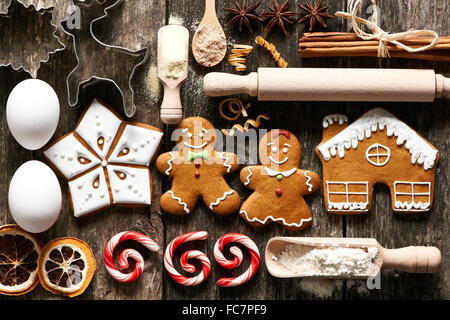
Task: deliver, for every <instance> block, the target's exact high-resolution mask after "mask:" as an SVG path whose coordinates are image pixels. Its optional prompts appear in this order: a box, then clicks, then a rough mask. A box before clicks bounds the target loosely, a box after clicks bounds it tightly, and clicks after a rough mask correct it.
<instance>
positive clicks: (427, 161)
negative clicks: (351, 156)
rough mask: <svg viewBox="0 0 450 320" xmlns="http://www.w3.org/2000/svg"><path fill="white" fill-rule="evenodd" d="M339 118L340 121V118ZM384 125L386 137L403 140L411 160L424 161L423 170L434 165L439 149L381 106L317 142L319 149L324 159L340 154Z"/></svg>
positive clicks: (420, 162)
mask: <svg viewBox="0 0 450 320" xmlns="http://www.w3.org/2000/svg"><path fill="white" fill-rule="evenodd" d="M339 122H340V123H341V121H339ZM324 123H325V121H324ZM327 124H328V123H327ZM324 127H325V126H324ZM326 127H328V125H327V126H326ZM326 127H325V128H326ZM385 128H386V134H387V135H388V136H389V137H391V136H392V135H394V136H395V137H397V145H399V146H400V145H403V144H404V146H405V148H406V149H407V150H408V151H409V153H410V154H411V163H413V164H414V163H416V162H417V163H418V164H420V165H423V167H424V169H425V170H428V169H431V168H433V167H434V164H435V162H436V158H437V153H438V151H437V149H436V148H434V147H433V146H432V145H431V144H429V143H428V142H427V141H426V140H425V139H424V138H422V137H421V136H420V135H419V134H418V133H417V132H416V131H414V130H413V129H411V128H410V127H409V126H408V125H406V124H405V123H404V122H403V121H400V120H399V119H398V118H396V117H395V116H394V115H393V114H392V113H390V112H388V111H387V110H385V109H382V108H375V109H372V110H370V111H368V112H367V113H365V114H364V115H363V116H362V117H360V118H359V119H358V120H356V121H355V122H353V123H352V124H351V125H349V126H348V127H346V128H345V129H343V130H342V131H340V132H339V133H338V134H336V135H335V136H333V137H332V138H331V139H329V140H327V141H325V142H323V143H321V144H320V145H319V146H318V150H319V151H320V153H321V154H322V157H323V159H324V160H325V161H329V160H330V159H331V156H333V157H334V156H336V154H338V155H339V158H343V157H344V154H345V150H349V149H350V148H353V149H356V148H357V146H358V141H363V140H364V138H370V137H371V135H372V132H376V131H377V130H378V129H380V130H384V129H385Z"/></svg>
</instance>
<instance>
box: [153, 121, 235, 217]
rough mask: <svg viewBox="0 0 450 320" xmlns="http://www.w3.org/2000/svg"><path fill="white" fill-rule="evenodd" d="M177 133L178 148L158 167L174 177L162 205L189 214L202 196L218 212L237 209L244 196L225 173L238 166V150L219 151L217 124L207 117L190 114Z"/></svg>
mask: <svg viewBox="0 0 450 320" xmlns="http://www.w3.org/2000/svg"><path fill="white" fill-rule="evenodd" d="M174 135H175V137H176V138H177V150H176V151H171V152H167V153H164V154H162V155H160V156H159V157H158V159H157V160H156V166H157V168H158V170H159V171H160V172H161V173H163V174H165V175H166V176H169V177H171V178H173V182H172V188H171V189H170V190H169V191H167V192H166V193H165V194H163V196H162V197H161V200H160V204H161V208H162V209H163V210H164V211H166V212H167V213H170V214H175V215H185V214H189V213H191V212H192V210H193V209H194V207H195V205H196V204H197V200H198V198H200V197H201V198H202V199H203V201H204V202H205V204H206V206H207V207H208V208H209V209H210V210H211V211H212V212H214V213H216V214H220V215H226V214H230V213H233V212H234V211H236V210H237V209H238V208H239V205H240V202H241V201H240V197H239V194H238V193H237V192H236V191H235V190H233V189H231V188H230V186H229V185H228V184H227V182H226V181H225V178H224V175H226V174H228V173H231V172H233V171H235V170H237V168H238V167H239V165H238V158H237V155H236V154H234V153H227V152H218V151H217V152H216V150H215V149H214V147H215V144H216V129H215V128H214V127H213V125H212V124H211V123H210V122H209V121H208V120H206V119H204V118H200V117H191V118H187V119H184V120H182V121H181V122H180V123H179V124H178V126H177V129H176V131H175V132H174ZM174 135H173V136H174Z"/></svg>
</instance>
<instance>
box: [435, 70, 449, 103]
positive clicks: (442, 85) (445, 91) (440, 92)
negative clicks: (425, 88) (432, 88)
mask: <svg viewBox="0 0 450 320" xmlns="http://www.w3.org/2000/svg"><path fill="white" fill-rule="evenodd" d="M442 97H444V98H447V99H450V79H449V78H446V77H444V76H443V75H442V74H437V75H436V98H442Z"/></svg>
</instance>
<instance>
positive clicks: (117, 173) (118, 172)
mask: <svg viewBox="0 0 450 320" xmlns="http://www.w3.org/2000/svg"><path fill="white" fill-rule="evenodd" d="M114 173H115V174H116V176H117V177H118V178H119V179H120V180H125V179H126V178H127V175H126V173H125V172H121V171H114Z"/></svg>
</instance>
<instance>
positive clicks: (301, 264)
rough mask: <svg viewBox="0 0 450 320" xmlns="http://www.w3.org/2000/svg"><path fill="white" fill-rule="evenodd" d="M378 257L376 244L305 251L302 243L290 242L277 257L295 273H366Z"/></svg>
mask: <svg viewBox="0 0 450 320" xmlns="http://www.w3.org/2000/svg"><path fill="white" fill-rule="evenodd" d="M377 256H378V248H375V247H370V248H365V249H364V248H349V247H339V246H336V247H324V248H315V249H312V250H308V249H305V246H300V245H296V244H290V245H288V246H286V247H285V248H284V249H283V251H282V252H281V254H280V255H279V256H278V257H277V260H278V262H279V263H280V264H282V265H283V266H285V267H286V268H288V269H289V270H291V271H293V272H294V273H297V274H305V275H315V276H367V275H369V274H371V271H373V270H374V269H375V268H376V266H375V265H374V264H373V260H374V259H376V257H377ZM272 259H273V258H272ZM275 261H276V260H275Z"/></svg>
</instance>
